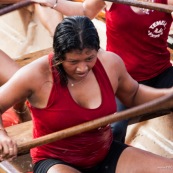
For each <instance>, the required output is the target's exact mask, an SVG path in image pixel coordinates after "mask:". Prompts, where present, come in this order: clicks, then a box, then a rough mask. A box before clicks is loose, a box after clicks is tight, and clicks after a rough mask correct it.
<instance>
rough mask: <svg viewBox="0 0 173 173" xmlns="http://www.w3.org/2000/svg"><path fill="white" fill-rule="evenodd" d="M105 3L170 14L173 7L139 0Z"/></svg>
mask: <svg viewBox="0 0 173 173" xmlns="http://www.w3.org/2000/svg"><path fill="white" fill-rule="evenodd" d="M105 1H109V2H114V3H116V4H126V5H130V6H135V7H140V8H146V9H150V10H156V11H160V12H165V13H171V12H172V11H173V5H168V4H161V3H153V2H145V1H140V0H105Z"/></svg>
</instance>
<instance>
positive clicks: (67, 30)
mask: <svg viewBox="0 0 173 173" xmlns="http://www.w3.org/2000/svg"><path fill="white" fill-rule="evenodd" d="M85 48H89V49H93V50H96V51H98V50H99V48H100V41H99V36H98V32H97V30H96V28H95V26H94V24H93V23H92V21H91V20H90V19H89V18H88V17H84V16H73V17H66V18H64V20H63V21H62V22H61V23H59V24H58V26H57V27H56V30H55V33H54V38H53V49H54V58H53V64H54V65H55V66H56V64H59V63H60V62H62V61H63V60H65V54H66V53H69V52H71V51H73V50H83V49H85ZM56 69H57V70H58V72H59V74H60V80H61V84H63V85H67V83H68V81H67V77H66V73H65V71H64V69H63V66H62V64H59V65H57V66H56Z"/></svg>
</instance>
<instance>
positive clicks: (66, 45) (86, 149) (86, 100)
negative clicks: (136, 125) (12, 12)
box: [0, 16, 173, 173]
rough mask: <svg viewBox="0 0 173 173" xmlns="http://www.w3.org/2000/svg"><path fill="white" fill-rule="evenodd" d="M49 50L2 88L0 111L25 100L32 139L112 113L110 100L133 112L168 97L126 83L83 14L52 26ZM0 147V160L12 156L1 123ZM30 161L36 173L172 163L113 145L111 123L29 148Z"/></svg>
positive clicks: (142, 168) (158, 167)
mask: <svg viewBox="0 0 173 173" xmlns="http://www.w3.org/2000/svg"><path fill="white" fill-rule="evenodd" d="M53 49H54V53H51V54H49V55H46V56H44V57H41V58H39V59H37V60H35V61H34V62H32V63H30V64H28V65H26V66H24V67H23V68H21V69H20V70H18V71H17V72H16V73H15V74H14V76H13V77H12V78H11V79H10V80H9V81H8V82H7V84H6V85H4V86H2V88H1V90H0V96H1V97H0V105H1V107H0V112H1V113H2V112H4V111H5V110H6V109H7V108H8V107H9V106H10V105H13V104H14V103H15V102H17V101H19V100H23V99H24V98H25V99H28V102H29V107H30V109H31V111H32V119H33V137H34V138H38V137H41V136H43V135H47V134H50V133H52V132H55V131H58V130H62V129H64V128H68V127H71V126H74V125H77V124H81V123H84V122H87V121H90V120H94V119H97V118H100V117H105V116H107V115H109V114H112V113H115V111H116V104H115V101H114V97H115V95H116V96H117V97H118V98H119V99H120V100H121V101H122V102H123V103H124V104H125V105H127V106H129V107H132V106H136V105H140V104H142V103H146V102H148V101H151V100H153V99H156V98H158V97H161V96H165V95H166V94H168V93H169V94H170V93H173V88H171V89H154V88H151V87H147V86H144V85H140V84H138V83H137V82H136V81H135V80H134V79H133V78H131V76H130V75H129V74H128V73H127V71H126V68H125V65H124V63H123V61H122V60H121V58H120V57H119V56H117V55H116V54H114V53H112V52H108V51H104V50H102V49H101V48H100V46H99V36H98V33H97V30H96V28H95V26H94V25H93V23H92V21H91V20H90V19H89V18H87V17H80V16H74V17H66V18H65V19H64V20H63V21H62V22H61V23H60V24H59V25H58V26H57V28H56V31H55V34H54V39H53ZM31 81H32V82H31ZM0 150H1V157H0V160H1V161H2V160H5V159H9V158H12V157H14V156H16V155H17V145H16V143H15V141H13V140H12V139H11V138H10V137H9V136H8V134H7V133H6V132H5V130H4V127H3V124H2V123H0ZM31 156H32V159H33V163H34V173H55V172H56V173H79V172H84V173H91V172H92V173H98V172H99V173H115V172H122V170H123V172H124V173H129V171H131V172H135V171H136V172H141V173H144V172H153V173H154V172H161V171H162V167H164V166H165V165H166V166H167V165H173V160H171V159H167V158H163V157H160V156H157V155H154V154H152V153H149V152H146V151H142V150H140V149H137V148H134V147H129V146H127V145H125V144H123V143H120V142H117V141H113V139H112V131H111V127H110V125H109V124H107V125H106V126H103V127H100V128H98V129H94V130H92V131H89V132H84V133H81V134H79V135H75V136H72V137H70V138H66V139H62V140H59V141H55V142H52V143H49V144H46V145H42V146H38V147H36V148H33V149H32V150H31ZM153 165H154V166H153ZM167 172H171V171H170V170H167Z"/></svg>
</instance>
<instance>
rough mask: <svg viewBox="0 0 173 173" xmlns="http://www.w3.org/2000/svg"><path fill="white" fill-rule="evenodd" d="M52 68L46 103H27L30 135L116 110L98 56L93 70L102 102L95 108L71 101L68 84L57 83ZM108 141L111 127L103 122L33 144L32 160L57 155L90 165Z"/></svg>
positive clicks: (81, 121)
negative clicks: (43, 105) (37, 105)
mask: <svg viewBox="0 0 173 173" xmlns="http://www.w3.org/2000/svg"><path fill="white" fill-rule="evenodd" d="M52 71H53V72H54V74H53V78H54V85H53V88H52V91H51V94H50V98H49V101H48V105H47V107H46V108H44V109H37V108H34V107H32V106H31V111H32V116H33V123H34V138H37V137H40V136H42V135H46V134H48V133H52V132H55V131H59V130H62V129H65V128H68V127H72V126H74V125H78V124H81V123H84V122H86V121H90V120H93V119H96V118H99V117H103V116H106V115H109V114H112V113H114V112H116V103H115V96H114V92H113V89H112V86H111V84H110V82H109V79H108V77H107V75H106V73H105V71H104V69H103V67H102V65H101V63H100V61H99V60H98V61H97V63H96V65H95V67H94V69H93V72H94V74H95V76H96V78H97V81H98V83H99V86H100V89H101V94H102V103H101V105H100V106H99V107H98V108H96V109H86V108H83V107H81V106H79V105H78V104H77V103H76V102H74V100H73V99H72V97H71V95H70V93H69V90H68V88H67V87H62V86H61V85H60V83H59V75H58V73H57V71H56V69H54V68H53V70H52ZM91 89H92V88H91ZM111 142H112V131H111V128H110V126H106V127H103V128H99V129H96V130H93V131H90V132H86V133H82V134H80V135H77V136H73V137H70V138H66V139H63V140H59V141H56V142H54V143H50V144H46V145H43V146H40V147H36V148H33V149H32V150H31V156H32V159H33V162H34V163H35V162H37V161H39V160H42V159H46V158H60V159H62V160H64V161H66V162H68V163H71V164H73V165H76V166H82V167H91V166H94V165H96V164H97V163H98V162H100V161H101V160H102V159H103V158H104V157H105V155H106V154H107V152H108V150H109V148H110V145H111Z"/></svg>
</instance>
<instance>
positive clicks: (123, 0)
mask: <svg viewBox="0 0 173 173" xmlns="http://www.w3.org/2000/svg"><path fill="white" fill-rule="evenodd" d="M105 1H109V2H114V3H117V4H126V5H131V6H135V7H140V8H147V9H151V10H157V11H160V12H165V13H171V12H172V11H173V6H172V5H167V4H160V3H152V2H143V1H138V0H105ZM32 3H33V2H31V1H30V0H26V1H21V2H17V3H15V4H13V5H9V6H7V7H4V8H2V9H0V16H1V15H4V14H7V13H9V12H12V11H14V10H17V9H19V8H22V7H25V6H28V5H30V4H32Z"/></svg>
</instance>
